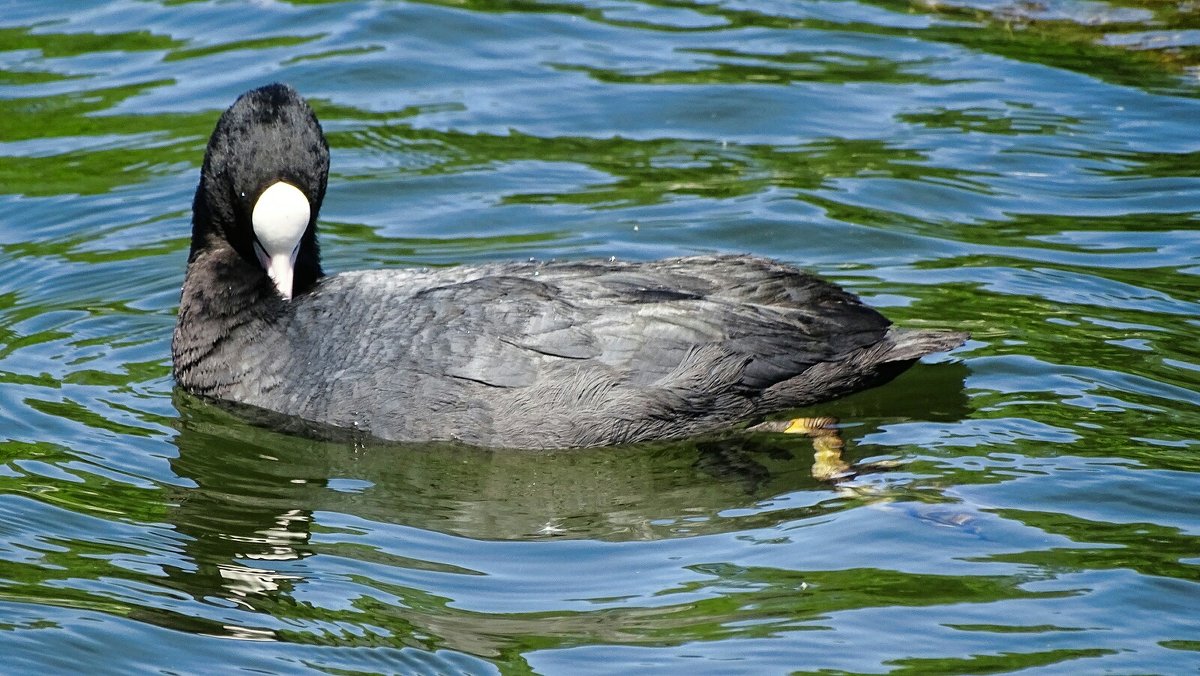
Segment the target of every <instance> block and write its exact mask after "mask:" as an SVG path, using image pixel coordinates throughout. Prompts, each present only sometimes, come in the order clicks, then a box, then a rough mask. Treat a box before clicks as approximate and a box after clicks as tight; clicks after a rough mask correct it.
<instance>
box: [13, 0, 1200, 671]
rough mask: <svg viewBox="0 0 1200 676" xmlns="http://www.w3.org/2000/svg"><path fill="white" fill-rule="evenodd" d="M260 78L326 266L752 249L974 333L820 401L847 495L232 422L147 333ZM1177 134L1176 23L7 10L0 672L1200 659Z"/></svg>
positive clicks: (813, 12) (1189, 325) (821, 11)
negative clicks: (305, 125)
mask: <svg viewBox="0 0 1200 676" xmlns="http://www.w3.org/2000/svg"><path fill="white" fill-rule="evenodd" d="M64 8H66V9H64ZM272 80H285V81H288V82H290V83H292V84H294V85H295V86H296V87H298V88H299V89H300V90H301V91H302V92H304V93H305V94H306V95H307V96H309V97H310V98H311V99H312V101H313V104H314V107H315V108H316V109H317V112H318V114H319V115H320V116H321V118H322V120H323V122H324V124H325V128H326V130H327V132H328V134H329V139H330V142H331V144H332V145H333V147H334V151H333V175H332V176H331V180H330V190H329V197H328V200H327V202H326V207H325V209H324V211H323V219H324V233H325V238H324V250H325V252H326V260H327V268H329V269H333V270H345V269H352V268H356V267H377V266H395V265H442V264H454V263H461V262H467V261H482V260H508V259H521V258H525V257H529V256H535V257H539V258H581V257H589V256H603V257H608V256H616V257H618V258H622V259H645V258H652V257H658V256H664V255H676V254H683V253H691V252H701V251H722V252H755V253H760V254H766V255H770V256H774V257H777V258H780V259H783V260H787V261H791V262H795V263H799V264H802V265H805V266H808V267H811V268H813V269H816V270H818V271H820V272H822V273H823V274H826V275H828V276H830V277H832V278H834V279H837V280H838V281H840V282H842V283H843V284H845V285H847V286H849V287H851V288H852V289H854V290H855V291H856V292H858V293H860V294H862V295H864V296H865V297H867V298H868V299H869V300H870V301H871V302H872V303H873V304H875V305H877V306H880V307H882V308H884V309H885V311H886V312H887V313H888V314H889V316H891V317H892V318H894V319H895V320H897V321H898V322H900V323H904V324H908V325H912V326H925V327H946V328H949V327H961V328H966V329H969V330H970V331H971V332H972V333H973V335H974V339H973V340H972V341H971V342H970V343H969V344H968V345H967V346H966V347H965V348H963V349H960V350H958V351H957V352H955V353H954V354H952V355H949V356H946V357H941V358H937V359H931V360H928V361H927V362H926V363H923V364H921V365H919V366H917V367H916V368H914V369H913V370H912V371H910V372H909V373H907V374H906V375H905V376H903V377H901V378H900V379H898V380H897V381H895V382H893V383H891V384H889V385H887V386H885V387H883V388H879V389H876V390H873V391H870V392H866V393H862V394H859V395H855V396H854V397H851V398H848V399H846V400H843V401H839V402H834V403H831V404H828V405H824V406H821V407H818V408H816V409H813V410H811V411H807V412H804V413H805V414H806V415H831V416H836V417H837V418H838V419H839V420H840V421H841V440H842V441H843V442H844V450H843V460H844V461H845V462H848V463H850V464H851V465H852V467H853V468H854V475H853V476H852V477H850V478H847V479H844V480H842V481H839V482H831V481H827V480H824V479H822V478H821V477H823V476H824V474H823V469H822V468H823V467H824V466H825V464H826V463H827V461H828V460H829V458H828V457H827V454H818V455H820V458H819V459H818V460H814V448H817V449H821V448H825V449H826V450H828V448H829V444H830V443H834V442H836V440H834V441H833V442H831V440H816V442H814V440H812V439H808V438H805V437H797V436H794V435H786V436H785V435H772V434H765V433H762V434H730V435H724V436H720V437H716V438H707V439H698V440H693V441H690V442H687V443H678V444H670V445H656V446H644V447H631V448H619V449H601V450H593V451H577V452H570V453H557V454H531V453H513V452H507V453H501V452H485V451H479V450H472V449H463V448H456V447H416V448H411V447H405V448H396V447H386V446H376V445H372V444H367V445H365V446H363V445H360V446H344V445H336V444H323V443H317V442H312V441H308V440H304V439H297V438H293V437H288V436H285V435H282V434H279V433H275V432H271V431H268V430H265V429H260V428H256V427H252V426H249V425H247V424H245V423H243V422H241V421H239V420H237V419H234V418H232V417H230V416H229V415H227V414H225V413H223V412H222V411H220V410H217V409H215V408H213V407H211V406H209V405H207V404H205V403H203V402H200V401H197V400H194V399H192V398H189V397H187V396H185V395H182V394H179V393H177V392H174V391H173V386H172V381H171V379H170V375H169V371H170V366H169V336H170V331H171V327H172V325H173V322H174V312H175V308H176V305H177V301H178V289H179V285H180V282H181V280H182V276H183V266H184V260H185V256H186V249H187V238H188V235H189V225H188V219H189V217H190V204H191V196H192V191H193V190H194V188H195V182H196V180H197V175H198V166H199V162H200V160H201V158H202V154H203V149H204V144H205V142H206V139H207V136H208V133H209V132H210V131H211V129H212V126H213V124H214V123H215V120H216V117H217V115H218V114H219V113H220V111H221V110H223V109H224V108H225V107H226V106H227V105H229V103H230V102H232V100H233V99H234V98H235V97H236V96H237V95H238V94H239V93H241V92H242V91H244V90H246V89H248V88H251V87H254V86H257V85H260V84H263V83H265V82H269V81H272ZM1198 123H1200V10H1198V9H1197V8H1196V5H1195V3H1194V2H1191V1H1190V0H1182V1H1178V2H1177V1H1173V0H1161V1H1154V2H1152V1H1149V0H1146V1H1136V0H1107V1H1098V0H1097V1H1082V0H1080V1H1075V0H1048V1H1047V2H1044V3H1043V2H1023V1H1018V2H1006V1H1003V0H1000V1H993V0H951V1H950V2H932V1H916V2H911V3H910V2H904V1H901V0H858V1H850V0H810V1H805V2H779V1H776V0H719V1H717V2H703V3H702V2H688V1H687V0H671V1H669V2H657V3H651V2H620V1H616V0H612V1H605V2H582V3H574V2H564V3H553V2H534V1H530V2H517V1H514V0H463V1H462V2H450V1H447V2H432V3H426V4H421V3H396V2H373V1H366V0H363V1H351V2H329V3H319V2H303V3H301V2H297V3H295V4H285V3H278V2H268V1H263V2H256V3H242V2H132V1H117V2H78V3H72V4H71V5H70V6H69V8H67V5H65V4H60V3H44V2H33V1H30V2H10V3H8V4H6V5H5V6H4V12H3V14H2V16H0V654H2V655H3V664H2V665H0V671H4V672H5V673H26V672H30V673H46V672H47V671H56V670H68V669H70V670H75V669H81V668H87V669H89V670H92V671H101V672H112V673H131V672H166V673H200V672H206V673H222V672H229V671H233V670H241V671H250V670H253V671H256V672H258V673H294V672H302V671H314V672H330V673H351V672H354V673H358V672H390V673H417V672H436V673H450V672H464V673H490V672H503V673H529V672H536V673H547V674H549V673H557V674H585V673H637V672H645V671H665V672H686V673H689V674H696V673H714V674H734V673H746V674H764V673H788V672H801V673H812V672H824V673H828V672H837V673H843V672H853V673H901V674H929V673H1000V672H1009V671H1018V670H1023V669H1024V670H1029V671H1033V672H1037V673H1071V674H1075V673H1098V672H1101V671H1109V672H1116V673H1182V672H1193V671H1196V670H1197V669H1200V498H1198V497H1197V496H1198V495H1200V458H1198V454H1200V347H1198V342H1197V340H1196V336H1197V335H1198V334H1200V234H1198V228H1200V133H1198V131H1197V130H1198V129H1200V126H1198ZM814 443H815V446H814ZM834 445H836V443H834Z"/></svg>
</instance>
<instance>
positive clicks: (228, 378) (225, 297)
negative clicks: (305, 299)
mask: <svg viewBox="0 0 1200 676" xmlns="http://www.w3.org/2000/svg"><path fill="white" fill-rule="evenodd" d="M286 312H287V305H286V301H284V300H283V299H281V298H280V297H279V296H278V294H276V293H275V290H274V287H273V286H272V284H271V281H270V279H269V278H268V277H267V275H266V274H265V273H264V272H263V271H262V269H261V268H259V267H257V266H256V265H254V264H252V263H250V262H248V261H246V260H245V259H244V258H242V257H241V256H239V255H238V254H237V252H236V251H234V250H233V248H232V247H230V246H229V245H228V244H224V243H221V244H219V245H216V246H212V247H210V248H206V249H204V250H202V251H198V252H197V253H196V255H194V256H192V257H191V260H189V261H188V267H187V274H186V276H185V277H184V280H183V292H182V294H181V295H180V299H179V318H178V320H177V321H176V324H175V333H174V336H173V337H172V340H171V352H172V357H173V360H172V361H173V363H174V374H175V381H176V382H177V383H178V384H179V385H180V386H182V387H183V388H185V389H187V390H188V391H191V392H195V393H198V394H209V395H214V396H220V395H221V394H222V393H223V392H224V391H225V390H227V389H228V388H229V387H231V386H232V385H233V384H235V381H236V379H237V378H238V374H236V373H233V372H231V371H229V370H228V369H227V366H226V363H227V362H228V361H229V359H228V358H229V357H230V356H232V355H225V354H223V349H222V343H223V342H224V341H226V339H227V338H229V336H230V335H232V334H234V333H235V332H239V333H240V332H245V333H247V335H250V336H253V335H256V334H261V333H262V332H263V329H264V328H266V327H267V326H270V325H271V324H273V323H275V322H277V321H278V320H279V318H280V317H281V316H282V315H283V314H285V313H286Z"/></svg>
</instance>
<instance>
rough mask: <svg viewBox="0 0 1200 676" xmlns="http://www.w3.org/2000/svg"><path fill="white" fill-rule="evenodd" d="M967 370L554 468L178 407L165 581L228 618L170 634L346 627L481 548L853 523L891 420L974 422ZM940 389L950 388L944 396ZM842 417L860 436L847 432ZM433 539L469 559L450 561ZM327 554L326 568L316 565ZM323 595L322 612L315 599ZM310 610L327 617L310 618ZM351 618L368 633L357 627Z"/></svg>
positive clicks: (495, 454) (920, 373) (194, 404)
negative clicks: (373, 598)
mask: <svg viewBox="0 0 1200 676" xmlns="http://www.w3.org/2000/svg"><path fill="white" fill-rule="evenodd" d="M957 366H958V365H954V364H946V365H939V366H937V367H930V368H918V369H915V370H914V372H913V374H914V375H913V376H909V375H908V374H906V376H902V379H901V380H900V381H898V386H900V387H902V386H904V384H905V380H908V379H910V378H912V377H918V378H923V379H924V380H923V381H922V383H921V384H922V385H923V386H924V388H925V391H928V392H931V393H938V394H937V396H936V397H931V398H929V399H927V401H926V402H924V405H923V406H922V405H920V404H911V405H908V406H899V402H900V401H902V399H903V393H902V392H901V393H898V394H894V395H890V396H882V395H881V394H880V393H876V394H874V395H870V393H864V394H863V395H856V397H853V398H849V399H847V400H844V402H842V403H835V404H834V405H832V406H830V407H827V408H823V409H822V410H820V411H818V412H817V413H819V415H813V416H810V417H809V418H808V419H807V420H804V421H803V422H798V421H797V419H793V420H790V421H784V422H781V423H770V424H768V425H766V426H764V427H762V428H761V429H759V430H756V431H750V432H745V431H743V432H738V433H730V434H727V435H723V436H720V437H714V438H707V439H699V440H686V441H682V442H676V443H664V444H648V445H640V446H637V447H629V448H604V449H592V450H579V451H571V452H561V451H560V452H554V453H537V452H521V451H492V450H484V449H477V448H467V447H462V446H455V445H447V444H439V445H406V446H395V445H378V444H373V443H370V442H368V441H363V440H352V441H341V442H328V441H319V440H313V439H308V438H303V437H297V436H292V435H288V434H282V433H279V432H276V431H272V430H270V429H265V428H262V427H258V426H253V425H248V424H246V423H244V422H242V421H241V420H239V419H238V418H237V417H235V416H233V415H230V414H229V413H228V412H226V411H222V410H220V409H217V408H215V407H213V406H211V405H209V404H207V403H205V402H201V401H198V400H195V399H193V398H191V397H189V396H187V395H178V397H177V400H176V405H177V408H178V409H179V410H180V413H181V418H180V421H179V435H178V437H177V439H176V444H177V446H178V449H179V455H178V457H177V458H175V459H174V460H173V461H172V467H173V469H174V471H175V472H176V474H177V475H179V476H180V477H184V478H187V479H190V481H191V482H194V487H190V488H179V489H175V490H177V491H178V493H177V495H176V496H175V499H173V500H172V502H173V503H174V505H173V507H172V509H171V510H170V512H169V514H168V518H169V520H170V521H171V522H172V524H173V526H174V528H175V529H176V530H177V531H178V532H180V533H182V534H183V535H185V536H186V537H185V539H184V542H185V543H186V544H185V545H184V549H185V551H184V552H182V553H181V554H182V556H183V558H184V560H185V561H186V563H185V564H182V565H175V566H171V567H170V568H169V569H168V570H167V575H168V578H169V581H168V582H167V584H169V585H170V586H171V587H173V588H174V589H176V590H177V591H179V592H182V593H185V594H187V595H188V596H189V597H190V598H192V599H196V600H200V601H202V602H203V603H204V604H205V605H206V606H207V607H209V608H214V609H215V610H213V613H212V617H210V618H208V621H204V620H199V619H197V618H185V617H172V618H159V620H158V621H159V622H160V623H166V624H184V625H187V626H189V627H191V629H193V630H195V629H198V627H197V626H193V625H194V624H195V623H196V622H200V623H201V624H202V625H203V629H201V631H202V633H219V634H221V635H225V636H230V637H237V638H243V639H271V638H273V637H277V634H278V632H279V631H285V630H288V629H287V627H288V625H287V624H286V622H281V621H280V619H279V618H281V617H287V616H290V615H294V614H297V613H298V614H299V616H302V617H307V615H308V614H310V613H314V612H315V613H316V614H317V615H318V616H321V615H329V616H330V620H329V621H332V622H337V621H340V620H337V619H336V618H337V616H338V613H337V612H334V611H331V610H328V608H327V606H330V605H331V604H332V602H331V601H329V596H330V595H333V596H337V595H338V594H347V595H349V594H352V593H353V594H354V595H361V594H362V593H363V589H362V588H361V585H362V584H364V583H360V582H355V581H354V580H359V578H360V577H361V576H363V575H368V576H369V575H371V574H374V573H378V572H380V571H381V570H382V571H387V572H388V574H389V575H390V574H395V573H396V572H397V571H413V570H423V571H436V572H442V573H451V574H463V575H479V574H486V571H487V562H486V561H484V560H481V559H479V558H478V556H479V554H478V551H477V549H478V547H477V546H476V545H471V544H470V543H471V542H477V543H486V542H494V541H502V540H549V539H576V540H584V539H587V540H595V541H607V542H615V541H630V540H665V539H671V538H676V537H686V536H694V535H705V534H715V533H726V532H735V531H741V530H747V529H753V528H771V527H774V526H777V525H778V524H780V523H784V522H789V521H793V520H797V519H806V518H811V517H820V516H823V515H828V514H830V513H833V512H837V511H840V510H844V509H847V508H849V506H848V505H850V506H852V501H847V500H846V495H845V494H844V493H841V492H839V491H840V489H841V487H842V486H844V485H846V482H848V481H852V480H853V479H854V478H855V477H856V476H858V475H860V474H861V473H864V472H872V471H881V470H884V469H886V468H887V465H886V464H885V463H879V462H876V463H864V462H860V461H856V456H858V455H859V454H858V453H856V449H855V448H854V442H855V440H856V439H859V438H862V436H865V435H866V434H868V433H869V432H871V431H872V430H873V429H875V428H877V427H878V426H880V425H882V424H886V423H887V422H890V421H893V420H897V419H898V418H897V417H895V416H894V415H890V416H889V415H888V414H890V413H891V412H892V411H895V410H898V411H900V412H901V414H904V413H909V414H911V415H912V418H911V419H918V420H920V419H926V420H929V419H938V418H942V419H961V417H962V416H963V415H965V411H966V400H965V397H963V395H962V383H963V380H962V379H963V377H964V376H965V371H964V370H963V369H961V368H957ZM943 379H944V380H947V381H948V382H933V381H941V380H943ZM883 389H889V388H883ZM880 392H882V390H881V391H880ZM885 394H886V393H885ZM871 396H874V397H875V399H874V400H873V399H871V398H870V397H871ZM960 399H961V402H960V401H959V400H960ZM856 414H861V417H856ZM956 416H957V417H956ZM836 419H841V420H843V421H848V422H850V421H853V423H852V424H851V425H849V426H847V425H837V424H835V420H836ZM899 419H903V418H899ZM861 420H868V421H870V422H867V423H860V422H858V421H861ZM780 426H782V427H780ZM776 428H778V429H776ZM776 432H791V433H786V434H780V433H776ZM795 432H801V434H795ZM843 433H848V437H847V438H844V437H843ZM809 457H813V458H814V460H813V461H811V462H810V461H809V460H808V458H809ZM780 496H786V500H785V502H786V505H785V506H784V507H783V508H780V507H779V506H778V505H777V506H775V507H773V508H772V509H763V508H762V505H763V504H765V503H767V502H770V501H775V502H778V501H779V497H780ZM463 538H467V539H468V540H463ZM429 540H432V541H436V542H439V543H441V545H439V546H448V547H453V548H460V549H461V551H456V552H455V553H454V554H453V555H451V554H447V553H446V552H445V551H444V550H441V549H438V547H430V546H429V544H428V541H429ZM422 543H424V544H422ZM314 556H320V557H326V558H325V559H323V561H324V562H323V563H310V562H309V561H308V559H310V558H311V557H314ZM473 557H474V558H473ZM317 571H319V572H317ZM334 571H337V572H334ZM368 586H371V585H368ZM372 588H373V587H372ZM330 589H334V590H337V591H332V592H331V591H330ZM314 590H315V591H314ZM348 590H354V591H348ZM387 593H388V594H389V595H393V594H401V595H407V594H413V595H415V596H414V599H415V600H411V601H409V602H405V603H412V604H416V605H420V606H422V607H424V606H427V605H428V604H429V603H431V602H433V603H435V605H436V604H437V603H441V602H435V601H430V600H429V598H427V596H428V594H429V593H431V590H427V589H425V590H422V589H414V590H407V591H402V590H397V589H391V588H389V590H388V592H387ZM313 594H316V595H317V596H318V597H319V598H320V599H321V600H320V601H317V602H312V601H311V599H312V596H313ZM302 599H303V600H302ZM307 603H316V605H317V606H321V607H318V608H315V609H314V608H309V609H308V610H299V608H300V607H301V606H304V607H307V606H306V605H305V604H307ZM341 603H344V604H349V603H351V601H350V600H348V599H343V600H342V601H341ZM332 605H337V604H332ZM401 605H404V604H403V603H402V604H401ZM222 608H223V609H225V610H223V611H222V610H220V609H222ZM387 612H388V613H399V614H400V615H402V616H403V621H404V622H405V623H407V624H408V625H409V626H410V629H409V630H408V633H407V634H406V635H408V636H409V637H410V639H411V642H410V643H407V644H411V645H414V646H420V647H425V645H424V642H423V640H421V639H418V638H417V637H419V636H422V635H426V634H428V635H439V632H441V631H442V630H441V629H438V630H435V629H434V628H433V627H424V628H422V626H423V625H424V624H425V623H426V622H433V621H435V620H434V619H433V618H430V617H425V615H427V614H428V613H422V612H417V611H416V610H405V609H403V608H399V607H397V608H392V609H391V610H389V611H387ZM438 612H439V613H441V614H445V613H448V612H452V611H450V610H445V609H443V610H439V611H438ZM349 617H352V618H357V619H355V620H351V621H361V617H360V616H359V614H358V613H351V614H350V616H349ZM422 617H425V619H424V620H422V619H421V618H422ZM472 618H473V616H472V617H461V618H458V620H456V621H461V622H463V623H464V624H465V625H467V626H469V627H475V623H476V620H477V619H478V618H475V619H472ZM561 620H562V618H559V621H561ZM305 621H312V620H308V619H306V620H305ZM436 621H437V622H445V621H446V618H445V617H441V616H440V615H439V617H438V619H436ZM480 621H481V620H480ZM463 631H464V632H466V633H471V635H472V636H473V638H470V639H469V640H470V641H475V640H477V639H479V636H476V635H474V634H473V633H472V632H473V629H472V630H470V631H468V629H465V628H464V629H463ZM406 640H409V639H406ZM463 641H468V638H466V637H465V636H464V637H463ZM474 654H480V653H477V652H476V653H474Z"/></svg>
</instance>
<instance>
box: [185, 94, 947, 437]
mask: <svg viewBox="0 0 1200 676" xmlns="http://www.w3.org/2000/svg"><path fill="white" fill-rule="evenodd" d="M328 170H329V147H328V145H327V143H326V141H325V137H324V134H323V133H322V131H321V126H320V124H319V123H318V121H317V118H316V116H315V115H314V114H313V112H312V110H311V109H310V108H309V106H308V104H307V103H306V102H305V100H304V99H303V98H302V97H301V96H300V95H299V94H297V93H296V91H295V90H293V89H292V88H291V87H288V86H286V85H282V84H273V85H268V86H265V87H262V88H260V89H255V90H253V91H250V92H247V93H246V94H243V95H242V96H241V97H240V98H239V99H238V100H237V101H236V102H235V103H234V104H233V106H232V107H230V108H229V110H227V111H225V113H224V114H223V115H222V116H221V118H220V120H219V121H218V122H217V126H216V129H215V130H214V131H213V134H212V138H211V139H210V140H209V143H208V149H207V151H206V153H205V156H204V165H203V168H202V169H201V172H200V185H199V187H198V188H197V190H196V197H195V201H194V203H193V205H192V210H193V217H192V246H191V252H190V255H189V257H188V265H187V274H186V277H185V279H184V283H183V292H182V298H181V301H180V309H179V319H178V323H177V324H176V327H175V334H174V339H173V341H172V357H173V362H174V374H175V380H176V382H177V383H178V384H179V386H181V387H183V388H184V389H185V390H187V391H189V392H192V393H195V394H198V395H202V396H205V397H210V398H214V399H219V400H224V401H228V402H234V403H236V404H241V405H246V406H248V407H251V408H257V409H265V410H266V411H270V412H274V413H275V414H280V415H283V416H289V417H291V418H292V419H300V420H304V421H309V422H311V423H315V424H317V425H318V426H320V427H322V428H328V429H334V430H336V429H343V430H354V431H356V433H358V434H368V435H372V436H375V437H379V438H382V439H388V440H397V441H427V440H458V441H461V442H464V443H469V444H475V445H481V446H495V447H514V448H518V447H519V448H563V447H575V446H598V445H607V444H617V443H629V442H636V441H643V440H648V439H664V438H678V437H684V436H689V435H695V434H700V433H704V432H711V431H714V430H719V429H722V428H725V427H729V426H732V425H735V424H738V423H741V422H745V421H752V420H756V419H760V418H762V417H764V416H766V415H767V414H771V413H775V412H779V411H783V410H786V409H791V408H797V407H801V406H807V405H809V404H814V403H816V402H820V401H824V400H828V399H831V398H833V397H837V396H840V395H844V394H847V393H850V392H854V391H857V390H861V389H864V388H867V387H871V386H873V385H878V384H880V383H883V382H885V381H887V380H889V379H891V378H893V377H894V376H895V375H897V374H898V373H900V372H901V371H903V370H904V369H905V368H907V367H908V366H910V365H911V364H912V363H913V362H915V361H916V360H917V359H919V358H920V357H922V356H923V355H926V354H929V353H932V352H937V351H942V350H948V349H952V348H954V347H956V346H958V345H960V344H961V343H962V342H963V341H964V340H965V338H966V334H964V333H960V332H955V331H917V330H905V329H899V328H895V327H893V326H892V325H891V323H890V322H889V321H888V320H887V319H886V318H884V317H883V315H881V314H879V313H878V312H876V311H875V310H873V309H871V308H869V307H867V306H865V305H864V304H863V303H862V302H861V301H860V300H859V299H858V298H857V297H855V296H854V295H852V294H850V293H847V292H846V291H843V290H842V289H841V288H839V287H837V286H835V285H833V284H830V283H828V282H825V281H823V280H821V279H819V278H817V277H815V276H813V275H811V274H808V273H806V272H802V271H800V270H798V269H796V268H794V267H791V266H789V265H785V264H782V263H778V262H775V261H771V260H767V259H763V258H758V257H752V256H738V255H725V256H694V257H688V258H675V259H670V260H661V261H656V262H650V263H623V262H612V261H603V262H598V261H585V262H561V263H533V262H529V263H506V264H493V265H477V266H461V267H456V268H451V269H442V270H420V271H418V270H410V269H389V270H365V271H356V272H343V273H340V274H335V275H325V274H324V273H323V271H322V269H321V263H320V257H319V252H318V248H317V231H316V224H317V214H318V211H319V210H320V208H321V202H322V200H323V198H324V196H325V187H326V180H327V176H328ZM397 217H398V218H399V217H401V216H399V215H398V216H397Z"/></svg>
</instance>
